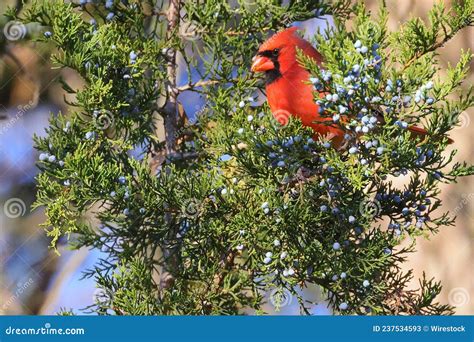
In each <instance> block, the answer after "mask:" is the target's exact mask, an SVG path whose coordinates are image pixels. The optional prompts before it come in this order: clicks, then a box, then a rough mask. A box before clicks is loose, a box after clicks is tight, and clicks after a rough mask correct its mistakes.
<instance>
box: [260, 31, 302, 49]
mask: <svg viewBox="0 0 474 342" xmlns="http://www.w3.org/2000/svg"><path fill="white" fill-rule="evenodd" d="M297 30H299V28H298V27H290V28H288V29H285V30H282V31H280V32H277V33H275V34H274V35H273V36H271V37H270V38H268V40H267V41H265V42H264V43H263V44H262V45H261V46H260V49H259V51H265V50H273V49H276V48H279V47H280V46H281V45H283V44H285V43H289V42H294V41H299V40H301V38H300V37H299V36H297V35H296V34H295V32H296V31H297Z"/></svg>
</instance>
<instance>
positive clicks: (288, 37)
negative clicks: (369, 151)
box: [251, 27, 426, 147]
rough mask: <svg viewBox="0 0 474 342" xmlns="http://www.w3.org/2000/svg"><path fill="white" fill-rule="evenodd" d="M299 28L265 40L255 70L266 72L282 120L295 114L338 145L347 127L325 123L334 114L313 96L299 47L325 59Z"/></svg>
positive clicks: (273, 107) (417, 132) (270, 94)
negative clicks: (298, 55) (327, 112)
mask: <svg viewBox="0 0 474 342" xmlns="http://www.w3.org/2000/svg"><path fill="white" fill-rule="evenodd" d="M296 30H298V28H297V27H292V28H289V29H286V30H283V31H280V32H278V33H277V34H275V35H273V36H272V37H270V38H269V39H268V40H267V41H266V42H264V43H263V44H262V46H260V49H259V50H258V52H257V55H256V56H255V57H254V58H253V64H252V68H251V70H252V71H253V72H265V77H266V87H265V88H266V92H267V100H268V104H269V106H270V109H271V111H272V114H273V116H274V117H275V119H276V120H277V121H278V122H280V123H281V124H282V125H286V124H287V123H288V118H289V116H290V115H294V116H296V117H298V118H300V119H301V121H302V123H303V125H304V126H308V127H311V128H312V129H313V130H314V131H315V132H316V133H317V134H318V135H321V136H326V137H327V138H329V139H331V140H332V142H333V144H334V146H336V147H338V146H340V145H341V143H342V141H343V139H344V134H345V133H344V130H343V129H341V128H340V127H336V126H335V125H332V126H330V125H328V124H324V123H323V122H324V121H329V122H332V118H331V117H322V116H321V115H320V114H319V106H318V105H317V104H316V103H315V101H314V99H313V86H312V85H311V84H310V82H309V77H310V74H309V72H308V71H307V70H306V69H305V68H304V67H302V66H301V65H300V64H299V63H298V61H297V59H296V48H299V49H301V50H302V51H303V52H304V53H305V54H306V55H307V56H309V57H311V58H313V59H314V60H315V61H316V62H317V63H318V64H321V63H322V56H321V54H320V53H319V52H318V51H316V49H315V48H314V47H313V46H312V45H311V44H310V43H309V42H308V41H306V40H304V39H303V38H301V37H300V36H298V35H297V34H296ZM408 129H409V130H410V131H411V132H412V133H414V134H415V135H425V134H426V131H425V130H424V129H422V128H419V127H413V126H412V127H409V128H408Z"/></svg>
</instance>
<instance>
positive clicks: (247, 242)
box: [21, 0, 474, 314]
mask: <svg viewBox="0 0 474 342" xmlns="http://www.w3.org/2000/svg"><path fill="white" fill-rule="evenodd" d="M178 2H179V1H178ZM183 6H184V8H183V9H182V11H181V12H177V13H181V15H182V17H181V18H179V20H178V24H177V26H173V25H171V24H170V25H167V22H166V15H167V14H169V13H167V12H166V10H167V8H168V5H167V4H163V3H161V1H156V2H154V1H143V2H138V1H121V2H118V1H115V2H114V4H113V6H112V8H111V9H110V8H109V9H107V8H105V6H104V3H103V2H102V1H95V2H94V4H87V5H85V6H79V5H74V4H66V3H64V2H63V1H56V0H48V1H36V2H33V4H32V5H31V6H30V7H29V8H27V9H26V11H25V12H24V13H23V14H22V18H21V19H22V20H24V21H25V22H38V23H40V24H41V25H42V26H43V27H44V31H45V32H51V34H49V33H47V34H46V35H45V36H44V37H38V38H37V39H38V40H40V41H44V42H48V43H53V44H54V45H55V46H57V49H58V50H57V53H55V55H54V56H53V57H52V60H53V62H54V63H55V66H57V67H61V68H71V69H73V70H75V71H76V72H77V73H79V74H80V76H81V77H82V78H83V79H84V81H85V84H86V85H85V87H83V88H82V89H78V90H76V89H72V88H71V87H69V86H68V85H67V84H64V87H65V89H66V90H67V91H68V92H69V93H71V94H73V95H75V100H74V102H73V103H71V105H72V106H73V108H74V110H73V111H71V113H69V114H68V115H62V114H61V115H58V116H57V117H52V118H51V125H50V128H49V129H48V132H47V133H48V134H47V136H46V137H45V138H36V145H37V148H38V149H39V150H40V151H42V152H43V154H42V155H41V158H40V159H41V160H40V162H39V167H40V168H41V170H42V173H41V174H40V175H39V177H38V185H39V191H38V200H37V203H36V205H37V206H44V207H45V209H46V215H47V217H48V219H47V222H46V223H45V226H46V227H47V230H48V234H49V235H50V236H52V237H53V245H52V246H53V247H54V246H55V243H56V241H57V239H58V238H59V237H60V236H62V235H68V236H69V235H70V240H69V241H70V244H71V245H73V246H74V247H76V248H80V247H82V246H88V247H91V248H97V249H101V250H102V251H103V252H105V253H106V254H107V257H104V258H103V259H102V260H100V262H98V264H97V265H96V266H95V268H94V269H92V270H90V271H89V272H87V273H86V276H93V277H95V278H96V280H97V284H98V287H99V288H100V289H102V290H103V293H102V295H101V296H98V298H97V300H96V303H95V305H94V306H92V307H90V309H91V310H92V311H94V312H97V313H100V314H238V313H244V312H245V313H249V312H251V313H257V314H260V313H263V312H264V306H263V305H264V304H265V302H266V301H267V299H268V297H267V296H266V293H268V292H271V293H273V294H274V293H280V294H281V293H284V291H288V292H289V293H291V294H292V295H293V296H295V298H297V299H298V302H299V304H300V308H301V312H302V313H310V312H311V309H312V305H313V304H314V303H311V302H308V301H307V300H306V299H305V298H304V296H301V294H300V291H299V289H301V288H304V287H306V286H309V285H317V286H319V287H320V288H321V289H322V291H323V292H324V293H325V294H326V295H327V300H328V301H329V303H330V305H331V308H332V309H333V310H334V311H335V312H339V313H341V314H449V313H451V312H452V308H451V307H449V306H446V305H440V304H438V303H437V302H436V296H437V295H438V294H439V293H440V291H441V286H440V284H439V283H436V282H435V281H433V280H427V279H425V278H423V279H422V280H421V281H420V288H419V290H418V291H414V290H408V289H407V284H408V282H409V281H410V280H411V278H412V275H411V272H408V273H406V272H403V271H402V269H401V265H402V263H403V262H404V261H405V260H406V258H407V255H408V254H409V253H412V252H413V251H414V245H411V246H409V247H401V243H402V242H403V241H404V239H405V238H406V237H415V236H419V235H429V234H432V233H435V232H437V231H438V229H439V228H441V227H442V226H446V225H450V224H452V219H451V218H450V217H449V216H448V215H447V214H438V215H437V212H435V210H436V209H437V208H439V207H440V206H441V201H440V199H439V197H438V195H439V183H440V182H453V181H456V179H457V177H459V176H467V175H471V174H473V173H474V169H473V167H472V166H468V165H465V164H455V165H453V164H452V158H453V156H454V153H455V152H452V153H448V154H447V153H446V152H445V150H446V146H447V144H448V139H447V137H446V135H447V133H448V132H449V131H450V130H451V129H452V128H453V126H455V125H456V123H457V122H458V118H459V115H460V114H461V113H462V111H463V110H465V109H466V108H468V107H471V106H472V105H473V103H474V97H473V96H472V90H471V89H468V90H467V91H465V92H464V93H463V92H462V90H461V83H462V81H463V79H464V78H465V76H466V73H467V67H468V65H469V62H470V59H471V54H470V53H468V52H466V53H464V54H463V55H462V57H461V59H460V62H459V63H458V64H457V65H456V66H454V67H450V68H449V70H448V75H447V77H446V78H444V79H443V78H441V77H439V76H438V69H439V67H438V66H437V65H436V63H434V62H433V57H434V55H435V52H436V49H437V48H438V47H440V46H441V45H442V44H443V43H444V42H446V41H447V40H448V39H450V38H451V37H452V36H453V35H454V34H455V33H456V32H458V31H459V30H460V29H462V28H463V27H465V26H468V25H471V24H472V22H473V21H472V18H473V17H472V1H464V2H459V3H456V4H455V5H454V6H453V9H451V10H450V11H449V13H447V12H446V10H445V9H444V8H443V6H442V4H441V3H440V4H438V5H436V6H435V8H434V9H433V10H432V11H431V12H430V15H429V18H430V24H429V25H428V26H425V24H424V23H423V22H422V21H421V20H419V19H413V20H410V21H408V22H407V23H406V24H405V25H404V26H402V27H401V29H400V31H398V32H394V33H390V32H388V30H387V28H386V21H387V17H388V13H387V10H386V9H385V8H384V6H383V4H382V5H381V8H380V11H379V14H378V16H376V17H374V16H373V15H372V14H371V13H369V12H367V11H366V9H365V8H364V6H363V5H362V4H357V5H355V6H352V5H351V4H350V2H349V1H335V2H324V3H323V2H319V1H290V2H289V4H286V5H281V4H280V2H279V1H269V0H261V1H237V2H223V1H220V0H219V1H217V0H208V1H187V2H185V3H184V5H183ZM107 7H109V6H108V5H107ZM110 13H114V15H113V16H111V15H110ZM322 14H332V15H333V16H334V18H335V19H336V24H335V27H334V28H331V29H328V30H327V32H325V33H324V34H318V35H316V36H315V40H316V42H317V44H318V49H319V51H320V52H321V54H322V55H323V57H324V64H323V67H322V68H320V67H319V66H317V65H315V64H314V62H313V61H312V60H308V59H307V58H305V57H304V56H301V55H300V56H299V57H300V61H301V63H303V64H304V65H305V66H306V67H307V68H308V69H309V70H310V71H311V73H312V75H313V78H312V82H313V83H314V85H315V87H316V88H317V89H318V90H320V91H322V92H324V93H328V94H339V95H340V96H339V97H338V98H337V99H336V100H334V99H332V100H328V99H327V98H326V97H324V98H320V97H319V95H318V94H317V93H316V92H315V101H318V103H319V104H320V105H321V106H323V107H324V108H325V114H324V115H328V116H333V115H338V113H340V112H341V106H342V107H344V108H345V111H346V112H344V113H345V114H344V115H342V117H343V118H345V120H341V121H343V122H344V124H340V123H338V122H337V121H338V120H335V121H336V123H334V124H335V125H340V126H341V127H342V128H343V129H344V130H345V131H346V132H347V135H348V136H347V139H346V144H345V146H343V147H342V148H341V149H339V150H336V149H334V148H333V147H331V146H330V144H326V143H325V139H324V137H314V136H313V133H312V132H311V131H309V130H308V129H305V128H303V127H302V126H301V124H300V122H298V121H297V120H290V122H289V124H288V125H287V126H285V127H281V126H279V125H278V124H277V123H276V122H275V120H274V119H273V118H272V116H271V114H270V112H269V110H268V108H267V106H266V105H261V106H259V105H257V103H256V102H255V96H256V95H257V92H258V91H259V89H260V88H261V82H260V80H258V79H256V78H255V77H254V76H253V75H250V74H249V72H248V69H249V65H250V63H251V58H252V56H253V55H254V53H255V51H256V50H257V48H258V46H259V44H260V43H261V42H262V41H263V40H264V39H265V38H266V36H267V33H268V32H270V31H277V30H279V29H281V28H283V27H285V26H288V25H289V24H291V23H292V22H293V21H295V20H305V19H309V18H312V17H315V16H318V15H322ZM91 18H94V22H93V23H92V24H91V23H89V20H90V19H91ZM349 20H351V21H352V23H353V24H354V26H353V29H352V30H351V31H347V29H346V26H347V23H348V21H349ZM325 37H329V39H327V38H325ZM176 52H179V56H180V57H179V59H176ZM178 61H179V63H178ZM178 64H179V67H178V70H180V71H183V72H186V76H185V77H187V80H185V82H184V84H183V82H182V81H181V80H180V82H179V83H177V81H176V68H177V65H178ZM176 83H177V84H176ZM190 92H195V93H198V94H200V95H201V96H202V98H203V99H204V100H205V101H206V104H205V106H204V107H203V108H202V109H201V110H199V113H198V115H197V118H196V120H192V121H191V122H188V123H184V122H178V125H179V126H178V127H174V130H173V132H172V133H171V134H170V131H167V133H168V134H167V142H166V144H167V150H166V152H167V155H166V154H165V149H164V148H165V142H164V141H163V139H162V137H160V136H159V134H158V133H157V126H158V125H159V122H160V120H158V119H159V118H163V119H164V121H165V123H168V124H171V125H173V122H176V117H174V118H172V117H171V116H170V108H171V115H172V116H176V114H177V112H179V111H180V109H179V108H180V107H179V106H177V105H176V104H175V100H177V101H178V102H180V101H182V100H183V98H185V97H186V96H188V95H189V94H190ZM453 94H455V95H457V96H458V97H457V98H454V97H453V96H452V95H453ZM188 114H190V116H191V114H192V113H188ZM364 117H365V118H364ZM371 117H379V118H383V120H382V119H381V120H380V121H379V122H378V123H375V122H371V121H370V118H371ZM172 119H173V120H172ZM339 122H340V121H339ZM369 123H370V124H371V125H369ZM408 125H418V126H424V127H425V128H426V129H427V131H428V135H427V136H426V137H424V138H419V137H418V138H417V137H414V136H413V135H412V134H410V133H409V132H408V131H407V130H406V127H407V126H408ZM369 126H371V127H370V129H369ZM169 127H170V126H167V129H168V128H169ZM364 127H367V132H365V131H362V132H364V134H359V133H360V131H361V130H366V128H364ZM170 135H171V136H170ZM137 151H139V152H137ZM402 175H406V178H405V181H404V185H403V186H400V185H399V184H400V183H397V182H395V181H394V179H395V178H397V177H399V176H400V177H401V176H402ZM91 216H92V217H93V218H94V219H95V220H98V221H100V225H99V226H97V225H96V224H94V223H91V222H90V221H91V220H89V219H88V218H90V217H91ZM167 272H169V273H171V281H170V282H168V283H165V284H164V285H163V279H162V278H163V274H166V273H167ZM160 278H161V279H160ZM271 299H272V298H270V300H271ZM273 299H274V298H273ZM280 299H281V298H280ZM277 306H278V305H277Z"/></svg>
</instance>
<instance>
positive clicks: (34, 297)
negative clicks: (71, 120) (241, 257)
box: [0, 0, 474, 315]
mask: <svg viewBox="0 0 474 342" xmlns="http://www.w3.org/2000/svg"><path fill="white" fill-rule="evenodd" d="M20 2H21V1H14V0H3V1H2V2H1V3H0V314H2V315H5V314H34V315H36V314H55V313H57V312H58V311H59V310H60V309H61V308H65V309H70V308H74V312H75V313H76V314H84V313H85V312H83V311H81V310H79V309H81V308H85V307H86V306H87V305H90V304H92V303H93V301H94V292H95V287H94V281H93V280H91V279H82V280H81V276H82V271H83V270H85V269H87V268H90V267H92V265H93V264H94V262H95V260H96V259H97V258H98V257H99V253H100V252H99V251H89V250H86V249H82V250H79V251H70V250H68V249H67V243H66V241H61V242H60V248H59V252H60V255H58V254H56V253H55V252H54V251H53V250H51V249H49V248H48V246H49V243H50V241H49V239H48V238H47V237H46V235H45V233H44V231H43V228H42V227H40V224H41V223H42V222H43V221H44V213H43V211H42V210H41V209H36V210H31V204H32V203H33V202H34V200H35V192H36V188H35V182H34V177H35V176H36V174H37V173H38V170H37V169H36V166H35V162H36V160H37V158H38V153H37V151H35V150H34V149H33V141H32V137H33V135H34V134H37V135H43V134H44V129H45V127H47V125H48V118H49V116H50V115H51V114H52V115H54V114H55V113H58V112H59V111H61V112H63V113H67V111H68V107H67V105H66V103H65V101H64V99H65V96H66V94H65V92H64V91H63V90H62V89H61V86H60V83H59V79H60V78H63V79H64V80H65V81H66V82H67V83H68V84H69V85H71V86H72V88H80V87H81V85H82V80H81V79H80V78H79V77H78V75H77V74H75V73H74V72H73V71H71V70H68V69H63V70H59V69H52V68H51V67H52V65H51V64H50V62H49V56H50V54H51V53H52V52H53V51H52V49H51V47H48V46H45V45H44V44H35V43H31V42H28V43H25V42H24V41H23V40H22V38H27V37H28V34H29V32H33V31H34V30H35V27H29V26H28V27H11V23H8V22H7V19H6V18H5V17H3V16H2V15H1V13H4V11H5V9H6V7H7V6H18V5H17V3H20ZM445 2H449V1H445ZM366 4H367V6H368V7H369V8H370V9H373V10H374V11H375V10H376V7H377V1H376V0H368V1H366ZM387 5H388V6H389V9H390V20H389V27H390V29H392V30H395V29H397V27H398V25H399V24H400V23H402V22H404V21H405V20H406V18H409V17H411V16H413V15H415V16H420V17H422V18H425V17H426V13H427V11H428V10H429V9H430V8H431V7H432V5H433V1H431V0H425V1H414V0H404V1H395V0H387ZM319 24H320V23H315V22H314V21H313V22H308V23H303V25H305V26H306V27H307V28H308V29H310V28H313V29H314V27H315V26H316V25H319ZM9 25H10V26H9ZM12 28H15V31H12ZM7 32H8V34H7ZM468 48H470V49H471V50H473V49H474V28H469V29H466V30H464V31H462V32H461V33H460V34H458V35H457V36H456V37H455V38H454V39H453V40H452V41H450V42H449V43H448V44H447V45H446V46H445V47H443V48H442V49H441V50H440V51H439V52H440V53H441V56H440V59H441V61H442V65H443V66H444V67H446V66H447V65H448V64H449V63H451V64H454V63H456V62H457V61H458V59H459V56H460V51H461V49H468ZM471 67H472V68H474V65H472V66H471ZM473 81H474V73H473V72H471V74H470V76H469V78H468V80H467V82H466V84H465V85H466V86H467V85H469V84H472V83H473ZM66 98H67V97H66ZM192 101H197V100H195V99H192ZM186 105H188V106H190V105H191V103H187V104H186ZM192 105H193V108H200V106H201V105H202V104H199V103H196V102H194V103H193V104H192ZM471 119H472V121H474V110H473V109H472V108H471V109H469V110H468V111H466V112H464V113H463V114H462V116H461V120H462V122H461V125H460V126H459V127H458V128H456V129H455V130H454V131H453V132H452V134H451V137H452V138H453V139H454V140H455V143H454V144H453V145H452V147H450V148H455V149H458V150H459V153H458V155H457V157H456V159H457V160H459V161H461V160H465V161H468V162H470V163H474V149H473V147H474V143H473V139H472V138H471V135H472V134H473V133H474V122H473V123H471ZM442 197H443V199H444V204H445V205H444V208H443V210H449V211H450V212H451V213H452V214H455V215H456V216H457V221H456V225H455V226H454V227H446V228H444V229H442V230H441V232H440V233H439V234H438V235H436V236H434V237H433V238H432V239H431V240H430V241H426V240H421V239H420V241H419V244H418V252H417V253H415V254H413V255H412V256H411V258H410V259H409V262H408V263H407V264H406V265H405V267H406V268H407V269H409V268H412V269H414V270H415V279H417V278H418V277H420V276H421V275H422V272H423V271H426V274H427V276H428V277H430V278H431V277H435V278H436V279H437V280H440V281H441V282H442V284H443V286H444V289H443V292H442V295H441V297H440V301H441V302H443V303H450V304H451V305H454V306H456V313H457V314H465V315H466V314H467V315H472V314H474V275H473V272H472V260H473V259H474V250H473V242H474V177H470V178H462V179H461V180H460V182H459V183H458V184H454V185H449V186H444V187H443V194H442ZM416 285H417V283H416V282H414V283H413V286H414V287H415V286H416ZM308 291H309V292H311V290H308ZM308 295H311V296H312V297H314V296H317V291H314V292H312V293H308ZM312 299H314V298H312ZM293 302H294V304H296V301H293ZM286 304H288V305H286V306H285V307H283V308H282V310H281V311H280V312H279V313H280V314H297V313H298V311H297V310H296V306H294V305H291V304H292V303H291V301H287V302H286ZM314 313H315V314H329V313H330V312H329V311H328V309H327V308H326V307H325V305H324V304H321V305H318V306H316V309H315V311H314Z"/></svg>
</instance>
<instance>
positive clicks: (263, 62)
mask: <svg viewBox="0 0 474 342" xmlns="http://www.w3.org/2000/svg"><path fill="white" fill-rule="evenodd" d="M252 61H253V64H252V67H251V69H250V70H252V72H263V71H268V70H272V69H274V68H275V64H273V62H272V61H271V60H270V58H268V57H263V56H255V57H254V58H253V59H252Z"/></svg>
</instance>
